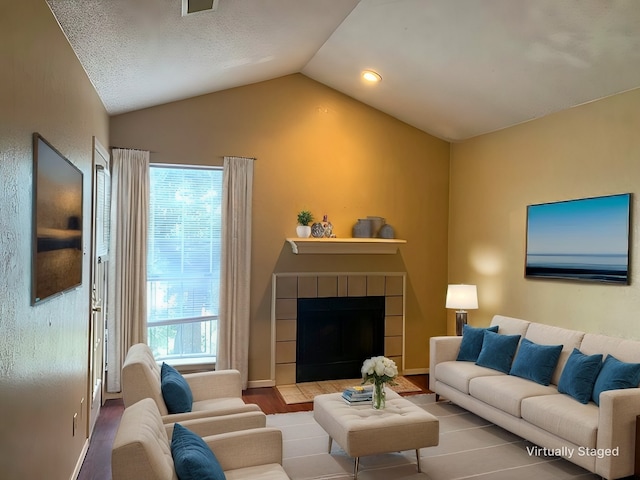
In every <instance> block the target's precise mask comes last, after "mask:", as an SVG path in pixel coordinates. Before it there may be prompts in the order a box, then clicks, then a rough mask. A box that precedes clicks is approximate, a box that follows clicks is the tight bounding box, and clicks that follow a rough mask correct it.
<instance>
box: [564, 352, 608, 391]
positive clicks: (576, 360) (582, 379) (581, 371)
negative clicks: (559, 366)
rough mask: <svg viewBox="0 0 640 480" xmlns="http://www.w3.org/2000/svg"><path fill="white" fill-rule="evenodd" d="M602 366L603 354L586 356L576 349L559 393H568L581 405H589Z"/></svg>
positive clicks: (568, 364) (567, 366) (570, 359)
mask: <svg viewBox="0 0 640 480" xmlns="http://www.w3.org/2000/svg"><path fill="white" fill-rule="evenodd" d="M601 366H602V354H599V353H598V354H594V355H585V354H584V353H582V352H581V351H580V350H578V349H577V348H574V349H573V352H572V353H571V355H570V356H569V359H568V360H567V363H566V365H565V366H564V370H563V371H562V376H561V377H560V382H559V383H558V392H560V393H566V394H568V395H570V396H571V397H573V398H575V399H576V400H577V401H579V402H580V403H588V402H589V400H590V399H591V394H592V392H593V384H594V383H595V381H596V377H597V376H598V372H599V371H600V367H601Z"/></svg>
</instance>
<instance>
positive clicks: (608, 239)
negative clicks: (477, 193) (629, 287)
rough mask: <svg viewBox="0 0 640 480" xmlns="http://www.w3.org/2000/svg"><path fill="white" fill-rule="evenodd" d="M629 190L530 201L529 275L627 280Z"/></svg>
mask: <svg viewBox="0 0 640 480" xmlns="http://www.w3.org/2000/svg"><path fill="white" fill-rule="evenodd" d="M630 219H631V194H630V193H625V194H620V195H609V196H604V197H595V198H583V199H578V200H567V201H563V202H555V203H544V204H540V205H529V206H528V207H527V248H526V266H525V276H526V277H530V278H535V277H538V278H559V279H568V280H583V281H591V282H603V283H618V284H629V244H630V242H629V235H630V232H629V226H630Z"/></svg>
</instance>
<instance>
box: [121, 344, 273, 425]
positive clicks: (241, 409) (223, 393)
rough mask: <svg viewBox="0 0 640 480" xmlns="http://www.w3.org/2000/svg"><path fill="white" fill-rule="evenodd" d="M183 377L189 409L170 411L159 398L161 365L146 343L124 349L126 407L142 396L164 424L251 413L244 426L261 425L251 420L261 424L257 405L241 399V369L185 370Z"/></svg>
mask: <svg viewBox="0 0 640 480" xmlns="http://www.w3.org/2000/svg"><path fill="white" fill-rule="evenodd" d="M183 377H184V379H185V380H186V381H187V383H188V384H189V388H190V389H191V392H192V393H193V404H192V411H191V412H185V413H175V414H169V410H168V409H167V405H166V404H165V402H164V398H163V397H162V389H161V386H160V366H159V365H158V363H157V362H156V360H155V358H154V357H153V353H152V352H151V349H150V348H149V346H148V345H146V344H144V343H138V344H135V345H133V346H132V347H131V348H130V349H129V351H128V352H127V357H126V358H125V361H124V364H123V366H122V397H123V400H124V406H125V407H127V408H128V407H130V406H131V405H133V404H135V403H137V402H139V401H140V400H142V399H143V398H151V399H153V400H154V401H155V403H156V406H157V407H158V411H159V412H160V415H162V417H163V421H164V422H165V423H167V422H181V421H184V420H190V419H194V418H202V417H211V416H218V415H229V414H232V413H249V412H252V413H253V416H251V415H248V417H249V418H250V419H251V421H250V422H249V423H247V427H245V428H254V427H256V426H260V425H256V424H255V423H254V421H258V422H262V425H261V426H264V424H265V417H264V414H263V413H262V410H260V407H259V406H258V405H255V404H250V403H249V404H247V403H245V402H244V401H243V400H242V382H241V379H240V372H238V371H237V370H219V371H212V372H200V373H188V374H185V375H183ZM254 417H255V418H254ZM259 417H262V419H260V418H259Z"/></svg>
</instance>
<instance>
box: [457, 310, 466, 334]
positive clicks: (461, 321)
mask: <svg viewBox="0 0 640 480" xmlns="http://www.w3.org/2000/svg"><path fill="white" fill-rule="evenodd" d="M466 324H467V312H465V311H464V310H458V311H457V312H456V335H458V336H460V335H462V326H463V325H466Z"/></svg>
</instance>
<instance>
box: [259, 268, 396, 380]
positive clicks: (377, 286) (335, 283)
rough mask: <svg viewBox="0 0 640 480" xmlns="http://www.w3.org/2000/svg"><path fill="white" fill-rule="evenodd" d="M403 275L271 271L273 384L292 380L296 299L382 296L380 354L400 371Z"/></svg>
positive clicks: (293, 376) (293, 377)
mask: <svg viewBox="0 0 640 480" xmlns="http://www.w3.org/2000/svg"><path fill="white" fill-rule="evenodd" d="M405 276H406V274H405V273H404V272H391V273H378V272H376V273H368V272H359V273H275V274H273V283H272V285H273V288H272V290H273V291H272V299H271V321H272V338H273V342H274V343H275V345H272V349H271V351H272V352H274V353H273V354H272V365H271V371H272V377H274V378H275V384H276V385H289V384H293V383H296V323H297V305H298V298H326V297H369V296H384V297H385V330H384V354H385V356H387V357H389V358H391V359H393V360H394V361H395V362H396V365H398V370H400V371H402V370H404V299H405ZM363 360H364V359H363Z"/></svg>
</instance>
